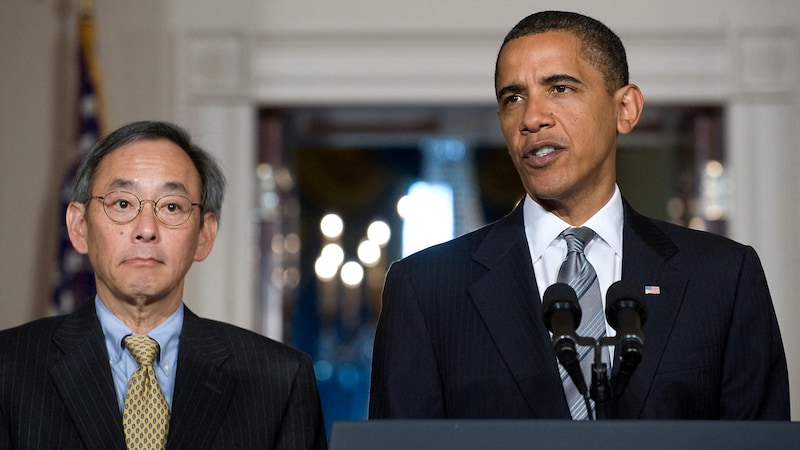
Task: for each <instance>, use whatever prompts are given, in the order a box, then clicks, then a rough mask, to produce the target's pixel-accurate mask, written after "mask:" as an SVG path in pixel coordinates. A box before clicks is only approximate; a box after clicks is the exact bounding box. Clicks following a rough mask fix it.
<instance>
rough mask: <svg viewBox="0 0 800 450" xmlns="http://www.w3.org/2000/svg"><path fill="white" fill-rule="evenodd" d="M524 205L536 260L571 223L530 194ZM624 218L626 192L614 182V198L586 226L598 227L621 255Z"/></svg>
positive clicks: (532, 252)
mask: <svg viewBox="0 0 800 450" xmlns="http://www.w3.org/2000/svg"><path fill="white" fill-rule="evenodd" d="M522 208H523V216H524V221H525V234H526V235H527V238H528V242H529V243H530V244H529V245H530V248H531V259H532V260H533V261H536V260H538V259H539V258H541V256H542V253H544V250H545V249H546V248H547V247H548V246H550V245H551V244H552V243H553V241H554V240H556V239H557V238H558V236H559V235H560V234H561V232H562V231H564V230H565V229H566V228H569V227H570V226H571V225H570V224H568V223H567V222H564V221H563V220H561V219H560V218H558V217H556V215H555V214H553V213H551V212H550V211H547V210H546V209H544V208H543V207H542V205H540V204H538V203H536V202H535V201H533V199H532V198H530V196H526V198H525V202H524V204H523V205H522ZM623 221H624V214H623V208H622V195H621V194H620V191H619V186H617V185H614V194H613V195H612V196H611V199H609V201H608V202H607V203H606V204H605V205H603V207H602V208H600V210H599V211H597V212H596V213H595V214H594V215H593V216H592V217H590V218H589V220H587V221H586V223H584V224H583V226H587V227H589V228H591V229H592V230H594V232H595V234H596V235H597V236H598V237H600V238H601V239H603V241H605V242H606V243H607V244H608V246H609V247H611V249H612V250H614V252H615V253H616V254H617V255H620V256H621V255H622V225H623Z"/></svg>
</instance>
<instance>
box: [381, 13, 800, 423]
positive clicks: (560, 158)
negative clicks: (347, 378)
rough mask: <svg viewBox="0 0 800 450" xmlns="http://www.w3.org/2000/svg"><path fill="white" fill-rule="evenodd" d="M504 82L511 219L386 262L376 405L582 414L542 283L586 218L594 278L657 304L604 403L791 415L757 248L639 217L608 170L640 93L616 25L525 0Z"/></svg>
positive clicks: (447, 413)
mask: <svg viewBox="0 0 800 450" xmlns="http://www.w3.org/2000/svg"><path fill="white" fill-rule="evenodd" d="M495 90H496V94H497V103H498V116H499V119H500V125H501V128H502V132H503V135H504V138H505V141H506V144H507V147H508V153H509V156H510V157H511V160H512V162H513V163H514V165H515V167H516V169H517V172H518V173H519V175H520V178H521V180H522V183H523V185H524V187H525V190H526V192H527V195H526V196H525V198H524V199H523V200H522V201H521V202H520V203H519V204H518V206H517V207H516V208H515V209H514V211H513V212H511V214H509V215H508V216H506V217H504V218H503V219H501V220H499V221H497V222H495V223H493V224H491V225H489V226H486V227H484V228H482V229H479V230H477V231H474V232H472V233H469V234H467V235H464V236H462V237H459V238H456V239H454V240H452V241H450V242H447V243H444V244H441V245H438V246H435V247H432V248H429V249H426V250H423V251H421V252H419V253H417V254H415V255H412V256H409V257H407V258H405V259H403V260H401V261H399V262H396V263H394V264H393V265H392V267H391V268H390V270H389V273H388V275H387V279H386V283H385V286H384V294H383V307H382V311H381V315H380V319H379V323H378V328H377V333H376V338H375V347H374V359H373V372H372V385H371V392H370V418H419V419H421V418H541V419H545V418H558V419H569V418H574V417H575V416H574V415H572V414H571V413H570V409H569V407H568V404H567V400H566V394H565V385H564V384H562V379H561V377H560V376H559V367H558V366H559V363H558V361H557V358H556V354H555V352H554V350H553V345H552V343H551V335H550V333H549V332H548V329H547V328H546V327H545V323H544V320H543V313H542V304H541V299H542V296H543V293H544V292H545V290H546V289H547V287H548V286H550V285H552V284H553V283H555V282H556V274H557V273H558V272H559V267H560V266H561V264H562V261H563V260H564V259H565V255H566V252H567V246H566V244H565V242H564V241H565V239H563V238H562V236H561V233H562V231H563V230H565V229H568V228H570V227H579V226H585V227H589V228H591V229H592V230H593V231H594V232H595V233H594V237H593V238H592V239H591V240H590V241H589V242H588V243H586V245H585V255H586V258H587V259H588V261H589V262H590V264H591V265H592V266H593V267H594V269H595V271H596V275H597V277H596V278H597V281H598V282H599V285H600V288H601V289H600V292H602V293H605V292H606V290H607V289H608V287H609V286H610V285H611V284H612V283H614V282H615V281H617V280H620V279H621V280H624V281H626V282H628V283H629V284H631V285H633V286H636V289H637V290H641V291H640V292H641V293H642V296H643V297H644V298H646V300H645V303H646V305H647V309H648V312H647V317H646V322H645V324H644V327H643V335H644V348H643V359H642V361H641V363H640V364H639V365H638V367H637V368H636V369H635V371H634V372H633V375H632V377H631V378H630V381H629V383H628V384H627V387H626V388H625V389H624V390H623V391H622V392H621V393H620V392H619V389H618V390H617V392H615V393H614V396H615V397H617V396H618V398H616V399H615V400H614V401H613V404H612V408H611V414H610V417H611V418H617V419H770V420H788V419H789V414H790V413H789V394H788V375H787V367H786V360H785V355H784V351H783V345H782V341H781V337H780V332H779V330H778V323H777V320H776V317H775V312H774V309H773V306H772V301H771V298H770V294H769V289H768V287H767V282H766V278H765V275H764V272H763V270H762V268H761V264H760V261H759V259H758V257H757V255H756V252H755V251H754V250H753V249H752V248H751V247H748V246H745V245H741V244H738V243H735V242H733V241H731V240H729V239H726V238H723V237H720V236H716V235H712V234H709V233H703V232H699V231H694V230H689V229H686V228H682V227H679V226H676V225H672V224H668V223H664V222H661V221H657V220H652V219H649V218H646V217H644V216H642V215H640V214H638V213H637V212H636V211H634V210H633V209H632V208H631V206H630V205H629V204H628V203H627V202H626V201H625V200H624V199H623V198H622V196H621V194H620V191H619V189H618V187H617V185H616V171H615V170H616V169H615V165H616V146H617V137H618V134H620V133H622V134H625V133H628V132H630V131H631V130H632V129H633V128H634V126H635V125H636V123H637V121H638V120H639V117H640V114H641V110H642V107H643V103H644V102H643V97H642V94H641V92H640V90H639V88H638V87H637V86H636V85H633V84H630V83H629V82H628V67H627V61H626V57H625V50H624V47H623V46H622V43H621V42H620V40H619V38H618V37H617V36H616V35H615V34H614V33H613V32H612V31H611V30H609V29H608V28H607V27H606V26H604V25H603V24H601V23H600V22H598V21H596V20H594V19H591V18H588V17H585V16H582V15H579V14H574V13H565V12H554V11H547V12H542V13H537V14H533V15H531V16H529V17H527V18H525V19H523V20H522V21H521V22H520V23H519V24H517V25H516V26H515V27H514V28H513V29H512V30H511V32H509V34H508V35H507V37H506V39H505V41H504V43H503V45H502V47H501V49H500V52H499V54H498V57H497V63H496V71H495ZM603 301H605V299H603ZM605 332H606V334H607V336H609V337H610V336H613V335H614V333H615V330H614V329H613V328H612V327H610V326H609V325H608V324H606V330H605ZM612 351H613V349H612ZM619 356H620V355H619V353H617V354H616V356H615V358H617V359H612V360H611V366H612V368H613V369H616V371H618V370H619V367H620V366H621V365H622V364H621V361H620V359H619ZM616 371H614V372H612V375H611V376H612V379H613V377H614V376H616V375H617V373H616ZM588 381H589V380H587V382H588Z"/></svg>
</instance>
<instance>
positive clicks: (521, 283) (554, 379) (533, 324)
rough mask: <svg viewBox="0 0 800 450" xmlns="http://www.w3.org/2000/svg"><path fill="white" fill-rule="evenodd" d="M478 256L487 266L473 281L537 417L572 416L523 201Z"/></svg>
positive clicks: (496, 228) (481, 307) (493, 331)
mask: <svg viewBox="0 0 800 450" xmlns="http://www.w3.org/2000/svg"><path fill="white" fill-rule="evenodd" d="M474 259H475V260H476V261H477V262H479V263H481V264H482V265H484V266H485V267H486V268H487V269H488V272H487V273H486V274H485V275H484V276H483V277H481V278H480V279H479V280H477V281H476V282H475V283H474V284H472V285H471V286H470V287H469V292H470V295H471V296H472V299H473V302H474V304H475V306H476V308H477V309H478V311H479V313H480V314H481V317H482V318H483V321H484V323H485V324H486V327H487V328H488V329H489V332H490V334H491V335H492V339H493V341H494V343H495V345H496V346H497V348H498V350H499V351H500V354H501V355H502V356H503V359H504V360H505V362H506V365H507V366H508V369H509V371H510V372H511V374H512V375H513V377H514V379H515V380H516V382H517V385H518V386H519V388H520V390H521V391H522V393H523V396H524V397H525V400H526V401H527V403H528V405H529V407H530V408H531V410H532V411H533V414H534V416H536V417H548V418H549V417H554V415H555V417H564V418H567V417H569V411H568V409H567V403H566V400H565V397H564V391H563V389H562V387H561V381H560V378H559V375H558V366H557V364H556V359H555V354H554V353H553V350H552V346H551V344H550V335H549V333H548V331H547V329H546V328H545V326H544V323H543V321H542V320H543V319H542V314H541V299H540V298H539V291H538V289H537V287H536V281H535V277H534V274H533V265H532V263H531V258H530V252H529V250H528V244H527V240H526V239H525V231H524V225H523V219H522V202H520V204H519V205H518V206H517V208H516V209H515V210H514V211H513V212H512V213H511V214H509V215H508V216H507V217H505V218H504V219H501V220H500V221H499V222H498V223H497V224H496V225H495V226H494V227H493V228H492V230H491V231H490V232H489V234H488V235H487V236H486V238H485V239H484V241H483V243H482V245H481V246H480V247H479V248H478V250H477V251H476V252H475V255H474Z"/></svg>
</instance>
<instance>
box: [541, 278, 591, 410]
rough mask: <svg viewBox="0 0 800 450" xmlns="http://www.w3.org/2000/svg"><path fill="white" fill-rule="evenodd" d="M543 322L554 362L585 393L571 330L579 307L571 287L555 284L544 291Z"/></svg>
mask: <svg viewBox="0 0 800 450" xmlns="http://www.w3.org/2000/svg"><path fill="white" fill-rule="evenodd" d="M542 309H543V311H544V324H545V326H546V327H547V329H548V330H550V331H551V332H552V333H553V349H554V350H555V352H556V357H557V358H558V362H559V363H561V365H562V366H563V367H564V370H566V372H567V373H568V374H569V377H570V378H572V382H573V383H574V384H575V387H577V388H578V392H580V393H581V395H583V396H585V395H586V391H587V388H586V380H584V378H583V372H581V362H580V360H579V359H578V352H577V350H576V348H575V346H576V344H577V337H576V333H575V329H576V328H577V327H578V324H580V322H581V307H580V304H578V296H577V295H576V294H575V290H574V289H572V288H571V287H570V286H569V285H568V284H566V283H556V284H554V285H552V286H550V287H548V288H547V289H546V290H545V291H544V295H543V297H542Z"/></svg>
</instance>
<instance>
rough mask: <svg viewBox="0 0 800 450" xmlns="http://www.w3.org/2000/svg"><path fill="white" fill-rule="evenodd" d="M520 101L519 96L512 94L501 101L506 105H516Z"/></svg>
mask: <svg viewBox="0 0 800 450" xmlns="http://www.w3.org/2000/svg"><path fill="white" fill-rule="evenodd" d="M520 100H522V97H521V96H520V95H519V94H512V95H509V96H508V97H506V98H504V99H503V104H504V105H508V104H511V103H517V102H518V101H520Z"/></svg>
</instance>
